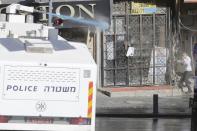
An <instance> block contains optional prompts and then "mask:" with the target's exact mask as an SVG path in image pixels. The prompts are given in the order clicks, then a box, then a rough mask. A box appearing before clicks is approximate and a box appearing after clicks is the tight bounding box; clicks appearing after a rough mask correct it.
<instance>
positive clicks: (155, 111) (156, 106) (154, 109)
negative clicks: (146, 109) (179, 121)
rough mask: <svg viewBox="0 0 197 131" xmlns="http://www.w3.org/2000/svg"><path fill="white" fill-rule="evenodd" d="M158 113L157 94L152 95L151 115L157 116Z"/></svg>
mask: <svg viewBox="0 0 197 131" xmlns="http://www.w3.org/2000/svg"><path fill="white" fill-rule="evenodd" d="M158 113H159V110H158V94H154V95H153V115H154V116H157V115H158Z"/></svg>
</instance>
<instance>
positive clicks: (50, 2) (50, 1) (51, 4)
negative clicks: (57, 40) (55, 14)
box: [48, 0, 53, 26]
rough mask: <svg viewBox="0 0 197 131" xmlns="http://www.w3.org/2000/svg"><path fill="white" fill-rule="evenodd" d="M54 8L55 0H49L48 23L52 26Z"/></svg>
mask: <svg viewBox="0 0 197 131" xmlns="http://www.w3.org/2000/svg"><path fill="white" fill-rule="evenodd" d="M52 10H53V0H49V15H48V25H49V26H52V15H51V13H52Z"/></svg>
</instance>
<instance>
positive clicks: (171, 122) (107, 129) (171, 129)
mask: <svg viewBox="0 0 197 131" xmlns="http://www.w3.org/2000/svg"><path fill="white" fill-rule="evenodd" d="M96 131H190V119H188V118H185V119H176V118H175V119H169V118H168V119H152V118H112V117H97V118H96Z"/></svg>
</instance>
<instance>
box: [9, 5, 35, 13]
mask: <svg viewBox="0 0 197 131" xmlns="http://www.w3.org/2000/svg"><path fill="white" fill-rule="evenodd" d="M17 10H18V11H24V12H29V13H33V12H34V7H29V6H24V5H20V4H11V5H9V6H7V7H6V13H8V14H16V11H17Z"/></svg>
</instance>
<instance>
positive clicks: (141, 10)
mask: <svg viewBox="0 0 197 131" xmlns="http://www.w3.org/2000/svg"><path fill="white" fill-rule="evenodd" d="M154 12H156V5H155V4H153V3H138V2H131V14H151V13H154Z"/></svg>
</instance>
